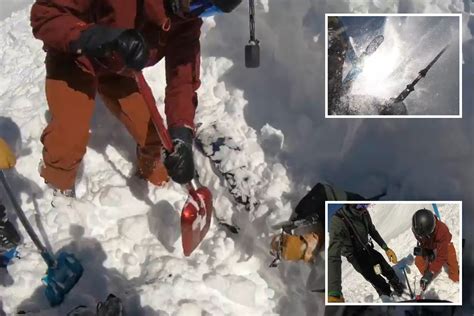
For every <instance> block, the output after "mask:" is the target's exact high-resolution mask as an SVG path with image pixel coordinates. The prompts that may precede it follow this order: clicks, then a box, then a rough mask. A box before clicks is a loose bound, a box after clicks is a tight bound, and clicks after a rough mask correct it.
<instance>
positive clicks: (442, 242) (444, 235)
mask: <svg viewBox="0 0 474 316" xmlns="http://www.w3.org/2000/svg"><path fill="white" fill-rule="evenodd" d="M451 238H452V236H451V233H450V232H449V228H448V226H446V224H445V223H443V222H442V221H440V220H439V219H436V227H435V231H434V232H433V234H432V236H431V237H428V238H420V239H418V238H417V240H418V242H419V243H420V246H421V247H422V248H425V249H431V250H434V251H435V260H434V261H433V262H431V263H430V264H429V266H428V269H429V270H430V271H431V272H433V273H434V274H437V273H438V272H440V271H441V268H442V267H443V265H444V264H445V263H447V262H448V246H449V244H450V243H451Z"/></svg>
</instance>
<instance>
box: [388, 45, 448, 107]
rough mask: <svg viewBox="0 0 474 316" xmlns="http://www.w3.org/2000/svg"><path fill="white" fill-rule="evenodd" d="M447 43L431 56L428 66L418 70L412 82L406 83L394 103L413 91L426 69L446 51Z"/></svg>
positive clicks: (426, 71) (424, 74)
mask: <svg viewBox="0 0 474 316" xmlns="http://www.w3.org/2000/svg"><path fill="white" fill-rule="evenodd" d="M448 47H449V45H446V46H445V47H444V48H443V49H442V50H441V51H440V52H439V53H438V55H436V57H435V58H433V60H432V61H431V62H430V63H429V64H428V66H426V67H425V68H424V69H422V70H420V72H418V76H417V77H416V78H415V80H413V82H412V83H410V84H409V85H407V87H406V88H405V90H403V91H402V93H400V94H399V95H398V96H397V97H396V98H395V100H394V103H397V102H402V101H403V100H405V99H406V98H407V97H408V95H409V94H410V93H412V92H413V91H415V85H416V84H417V83H418V81H420V80H421V79H423V78H424V77H426V74H427V73H428V71H429V70H430V69H431V67H433V65H434V64H435V63H436V62H437V61H438V59H439V58H440V57H441V55H443V54H444V52H445V51H446V49H448Z"/></svg>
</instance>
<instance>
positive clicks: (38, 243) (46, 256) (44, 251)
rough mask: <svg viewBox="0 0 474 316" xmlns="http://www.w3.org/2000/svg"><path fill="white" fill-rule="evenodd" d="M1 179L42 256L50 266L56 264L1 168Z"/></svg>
mask: <svg viewBox="0 0 474 316" xmlns="http://www.w3.org/2000/svg"><path fill="white" fill-rule="evenodd" d="M0 180H1V181H2V184H3V186H4V187H5V190H6V191H7V195H8V198H9V199H10V201H11V202H12V204H13V208H14V210H15V213H16V215H17V216H18V218H19V219H20V221H21V223H22V224H23V226H24V227H25V230H26V232H27V233H28V235H29V236H30V238H31V240H32V241H33V243H34V244H35V246H36V248H38V250H39V251H40V253H41V256H42V257H43V259H44V260H45V261H46V264H47V265H48V266H49V267H51V266H54V265H55V261H54V259H53V257H52V256H51V254H50V253H49V251H48V250H47V249H46V247H45V246H44V245H43V243H42V242H41V241H40V239H39V238H38V235H36V233H35V231H34V230H33V227H31V224H30V222H29V221H28V219H27V218H26V215H25V213H24V212H23V210H22V209H21V207H20V205H19V204H18V203H17V201H16V200H15V198H14V195H13V191H12V189H11V188H10V185H9V184H8V182H7V179H6V177H5V174H4V173H3V170H0Z"/></svg>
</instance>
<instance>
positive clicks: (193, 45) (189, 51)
mask: <svg viewBox="0 0 474 316" xmlns="http://www.w3.org/2000/svg"><path fill="white" fill-rule="evenodd" d="M201 25H202V20H201V19H193V20H189V21H187V22H183V23H182V24H179V25H176V27H174V28H172V29H171V30H170V32H171V33H170V34H169V37H168V43H167V46H166V51H165V63H166V96H165V112H166V117H167V122H168V127H172V126H188V127H190V128H193V129H194V114H195V111H196V107H197V104H198V100H197V93H196V90H197V89H198V88H199V86H200V85H201V81H200V78H199V77H200V74H199V68H200V59H201V53H200V51H201V47H200V43H199V36H200V35H201Z"/></svg>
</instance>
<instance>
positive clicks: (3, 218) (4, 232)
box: [0, 204, 21, 253]
mask: <svg viewBox="0 0 474 316" xmlns="http://www.w3.org/2000/svg"><path fill="white" fill-rule="evenodd" d="M20 240H21V238H20V234H19V233H18V231H17V230H16V228H15V226H13V224H12V223H11V222H10V221H9V220H8V218H7V213H6V211H5V206H3V205H2V204H0V253H2V252H6V251H8V250H10V249H12V248H15V247H16V246H18V245H19V244H20Z"/></svg>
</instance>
